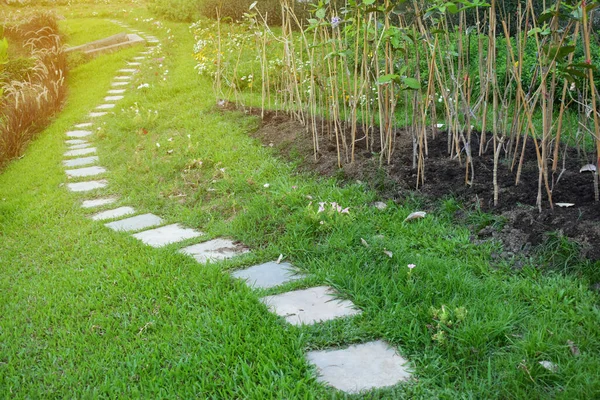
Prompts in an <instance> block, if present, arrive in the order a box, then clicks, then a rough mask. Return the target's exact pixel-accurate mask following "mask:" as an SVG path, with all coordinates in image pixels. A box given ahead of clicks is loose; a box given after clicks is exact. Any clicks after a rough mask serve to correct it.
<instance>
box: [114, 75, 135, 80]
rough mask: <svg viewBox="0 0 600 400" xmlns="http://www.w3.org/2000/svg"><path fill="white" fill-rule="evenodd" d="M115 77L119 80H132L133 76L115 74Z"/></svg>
mask: <svg viewBox="0 0 600 400" xmlns="http://www.w3.org/2000/svg"><path fill="white" fill-rule="evenodd" d="M114 79H115V80H117V81H130V80H131V76H129V75H121V76H115V77H114Z"/></svg>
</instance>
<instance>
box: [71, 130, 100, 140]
mask: <svg viewBox="0 0 600 400" xmlns="http://www.w3.org/2000/svg"><path fill="white" fill-rule="evenodd" d="M92 133H94V132H92V131H84V130H76V131H67V136H68V137H75V138H82V137H86V136H90V135H91V134H92Z"/></svg>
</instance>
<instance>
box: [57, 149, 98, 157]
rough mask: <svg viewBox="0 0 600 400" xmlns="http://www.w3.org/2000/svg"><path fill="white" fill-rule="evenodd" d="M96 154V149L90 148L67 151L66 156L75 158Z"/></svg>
mask: <svg viewBox="0 0 600 400" xmlns="http://www.w3.org/2000/svg"><path fill="white" fill-rule="evenodd" d="M94 153H96V148H95V147H88V148H87V149H76V150H69V151H66V152H65V154H64V156H65V157H75V156H85V155H87V154H94Z"/></svg>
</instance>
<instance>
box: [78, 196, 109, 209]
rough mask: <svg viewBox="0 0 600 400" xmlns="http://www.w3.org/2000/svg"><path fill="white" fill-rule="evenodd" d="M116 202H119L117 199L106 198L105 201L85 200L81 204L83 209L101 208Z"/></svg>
mask: <svg viewBox="0 0 600 400" xmlns="http://www.w3.org/2000/svg"><path fill="white" fill-rule="evenodd" d="M115 201H117V198H116V197H105V198H103V199H94V200H85V201H84V202H83V203H81V207H83V208H94V207H100V206H105V205H107V204H112V203H114V202H115Z"/></svg>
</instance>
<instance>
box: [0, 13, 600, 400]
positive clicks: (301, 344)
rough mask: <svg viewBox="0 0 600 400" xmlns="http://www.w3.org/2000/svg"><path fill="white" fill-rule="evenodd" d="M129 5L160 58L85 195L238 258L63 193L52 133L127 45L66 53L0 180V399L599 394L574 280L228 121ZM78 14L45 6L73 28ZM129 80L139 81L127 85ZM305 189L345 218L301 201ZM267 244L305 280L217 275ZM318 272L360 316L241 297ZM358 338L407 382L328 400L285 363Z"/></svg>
mask: <svg viewBox="0 0 600 400" xmlns="http://www.w3.org/2000/svg"><path fill="white" fill-rule="evenodd" d="M146 17H147V15H146V14H145V11H143V10H133V11H131V12H129V13H128V17H127V19H126V20H125V21H126V22H128V23H130V24H131V25H132V26H134V27H136V28H138V29H141V30H143V31H145V32H147V33H149V34H155V35H156V36H158V37H159V38H160V39H161V41H162V48H163V52H162V53H161V54H157V55H156V56H155V57H153V58H152V59H151V60H149V61H147V62H145V65H144V67H143V68H142V71H141V73H140V74H138V75H136V78H135V82H134V83H133V84H132V87H131V88H130V89H129V90H128V92H127V94H126V98H125V99H124V100H122V101H121V102H119V103H118V106H117V108H116V109H115V115H111V116H107V117H106V118H104V119H102V122H101V123H100V124H99V125H98V126H97V127H99V128H100V129H99V130H98V133H97V134H96V138H95V144H96V145H97V146H98V151H99V156H100V160H101V162H100V165H102V166H105V167H106V168H107V169H108V170H109V173H108V174H107V179H108V180H109V182H110V185H109V187H108V188H107V190H106V191H104V192H103V194H105V193H113V194H115V195H118V196H119V197H120V203H122V204H123V205H130V206H133V207H135V208H136V209H137V210H139V211H140V212H152V213H155V214H157V215H160V216H161V217H164V218H165V220H167V222H180V223H182V224H184V225H186V226H188V227H192V228H196V229H199V230H202V231H203V232H206V233H207V236H206V237H205V238H206V239H208V238H212V237H217V236H227V237H232V238H235V239H237V240H241V241H243V242H244V243H245V244H247V245H248V246H249V247H250V248H251V249H252V252H251V254H248V255H244V256H242V257H240V258H238V259H234V260H231V261H226V262H222V263H216V264H209V265H207V266H202V265H199V264H197V263H196V262H195V261H193V260H192V259H191V258H188V257H185V256H183V255H181V254H179V253H177V251H176V250H177V249H178V248H179V247H181V245H180V246H177V245H171V246H168V247H166V248H162V249H154V248H150V247H147V246H144V245H143V244H141V242H139V241H137V240H136V239H134V238H132V237H131V235H129V234H125V233H115V232H113V231H110V230H109V229H107V228H105V227H104V226H103V225H102V224H101V223H99V222H93V221H91V220H90V219H88V218H86V212H85V211H84V210H83V209H81V208H80V200H81V199H82V198H88V196H81V195H78V194H74V193H69V192H68V191H67V190H66V188H65V187H64V185H65V184H66V183H67V182H68V180H67V178H66V176H65V173H64V169H63V167H62V165H61V161H62V153H63V152H64V151H65V149H66V146H65V144H64V140H65V135H64V132H65V131H67V130H69V129H70V128H71V127H72V125H73V124H76V123H79V122H85V120H86V115H87V113H88V112H89V111H90V110H91V109H92V108H94V107H95V106H96V105H98V104H101V102H102V98H103V97H104V96H105V93H106V90H108V89H109V88H110V81H111V77H113V76H114V75H117V74H118V73H117V72H116V71H117V70H118V69H119V68H124V67H125V60H131V58H132V57H133V56H134V55H135V54H136V53H137V52H138V50H137V49H128V50H124V51H121V52H119V53H115V54H111V55H104V56H100V57H98V58H95V59H93V60H92V61H90V62H88V63H86V64H83V65H80V66H78V67H77V68H76V69H74V70H73V71H72V72H71V75H70V82H69V84H70V97H69V100H68V102H67V105H66V107H65V109H64V111H63V112H62V113H61V115H60V116H59V117H58V118H57V119H56V120H55V121H54V123H53V124H52V125H51V126H50V127H49V128H48V129H46V131H45V132H44V133H43V134H42V135H41V136H40V138H39V139H38V140H37V141H36V142H35V143H33V144H32V145H31V146H30V147H29V149H28V151H27V153H26V154H25V157H24V158H23V159H22V160H19V161H16V162H14V163H13V164H12V165H10V166H9V168H8V169H7V170H5V171H4V172H3V173H2V175H0V397H5V398H67V397H68V398H96V397H106V398H176V397H180V398H193V397H196V398H215V399H232V398H243V399H269V398H272V399H282V398H288V399H296V398H319V399H320V398H345V397H348V398H365V397H366V398H391V399H396V398H422V399H431V398H448V399H455V398H498V399H506V398H527V399H536V398H540V399H541V398H564V399H574V398H596V397H598V396H600V380H599V379H598V377H597V375H598V374H597V371H598V370H600V354H599V350H600V330H599V329H598V326H599V323H600V313H599V309H598V295H597V294H595V293H593V292H592V291H590V290H589V289H588V287H589V284H590V282H588V281H587V280H586V279H585V278H582V277H578V276H575V275H561V274H557V273H551V272H543V271H540V270H539V269H537V268H535V266H534V265H528V266H526V267H525V268H523V269H522V270H521V271H512V270H511V269H510V268H509V267H508V266H502V265H501V266H496V267H491V266H490V254H491V252H492V251H493V250H495V248H494V245H492V244H486V245H477V244H473V243H472V242H471V241H470V232H469V230H468V229H467V228H466V227H463V226H459V225H457V224H456V223H455V221H454V219H453V215H454V213H455V211H456V210H457V209H458V207H459V205H458V204H456V203H455V202H454V201H452V200H445V201H441V202H440V204H439V206H438V207H436V208H434V209H429V210H427V211H429V215H428V216H427V217H426V218H425V219H422V220H418V221H415V222H413V223H404V222H403V220H404V219H405V218H406V216H407V215H408V214H409V213H410V212H412V211H415V210H418V209H419V207H420V204H419V200H418V199H415V200H411V201H408V202H406V203H404V204H394V203H392V202H389V203H388V208H387V209H386V210H384V211H380V210H378V209H376V208H374V207H373V206H371V203H372V202H373V201H375V200H377V198H376V194H375V193H374V192H372V191H370V190H369V189H368V188H367V187H366V185H364V184H360V183H356V184H351V185H345V186H341V185H340V184H339V183H337V182H336V181H335V180H333V179H324V178H317V177H315V176H311V175H306V174H300V173H298V172H297V171H296V169H295V168H294V166H293V165H292V164H290V163H287V162H285V161H283V160H281V159H279V158H278V157H277V155H276V153H275V151H274V150H273V149H271V148H269V147H264V146H262V145H261V143H259V142H257V141H256V140H254V139H251V138H250V137H249V136H248V134H247V133H248V132H249V131H250V130H252V129H254V128H255V127H256V126H257V124H258V121H257V120H256V119H254V118H253V117H249V116H246V115H245V114H243V113H236V114H232V113H223V112H220V111H218V110H217V108H216V107H215V104H216V99H215V97H214V96H213V94H212V83H211V82H210V81H208V80H207V79H205V78H201V77H199V76H198V74H197V72H196V71H195V70H194V65H195V61H194V59H193V58H192V56H191V53H192V48H193V44H194V40H193V37H192V35H191V34H190V33H189V30H188V26H187V25H186V24H177V23H163V24H162V27H158V26H157V25H155V24H151V23H147V22H143V21H142V18H146ZM136 19H137V20H136ZM105 23H106V24H110V23H108V22H105ZM97 24H98V26H99V27H98V29H105V28H101V27H100V26H101V25H102V21H100V20H98V21H97ZM85 25H86V24H84V23H82V20H78V19H76V18H75V19H67V20H66V21H64V26H65V27H66V28H68V29H72V31H71V32H72V33H71V34H72V35H73V36H75V35H77V34H79V33H77V29H84V27H85ZM78 27H80V28H78ZM106 29H110V28H108V27H107V28H106ZM166 29H170V32H169V33H167V30H166ZM170 35H172V36H173V37H172V38H171V39H169V38H168V37H169V36H170ZM163 57H164V59H162V58H163ZM143 83H147V84H148V85H149V87H148V88H141V89H136V87H138V86H139V85H141V84H143ZM318 202H337V203H339V204H341V205H342V206H343V207H349V214H348V215H337V214H330V213H320V214H317V208H318ZM472 218H487V217H485V216H479V215H477V214H473V216H472ZM361 239H364V241H366V243H367V244H368V246H365V245H364V244H363V243H362V241H361ZM190 242H193V241H190ZM496 250H497V249H496ZM386 252H391V254H392V257H389V255H388V254H389V253H388V254H386ZM279 254H283V255H284V256H285V257H286V260H287V261H290V262H292V263H293V264H294V265H296V266H297V267H299V268H300V269H301V270H303V271H305V272H306V273H308V274H310V277H309V278H308V279H306V280H303V281H296V282H293V283H290V284H287V285H286V286H284V287H281V288H276V289H272V290H268V291H259V292H253V291H251V290H250V289H248V288H247V287H246V286H245V285H244V284H242V283H241V282H238V281H234V280H232V279H231V278H230V277H229V276H228V272H230V271H232V270H234V269H237V268H241V267H242V266H249V265H253V264H256V263H259V262H265V261H270V260H274V259H276V258H277V257H278V256H279ZM409 263H414V264H416V268H415V269H414V270H413V272H412V274H409V273H408V268H407V264H409ZM316 285H330V286H332V287H334V288H336V289H337V291H338V292H339V293H340V294H341V296H342V297H344V298H348V299H351V300H352V301H353V302H354V303H355V304H356V305H357V306H358V307H360V309H361V310H363V313H362V314H361V315H359V316H357V317H354V318H352V319H345V320H336V321H331V322H327V323H321V324H317V325H315V326H305V327H294V326H290V325H288V324H286V323H285V322H284V321H283V320H282V319H280V318H278V317H276V316H274V315H273V314H270V313H269V312H268V311H267V309H266V307H264V306H263V305H262V304H261V303H260V301H259V298H260V297H262V296H263V295H265V294H275V293H281V292H285V291H288V290H290V289H295V288H305V287H311V286H316ZM450 321H451V322H450ZM373 339H383V340H385V341H387V342H389V343H390V344H392V345H393V346H396V347H397V348H398V350H399V352H400V353H401V354H402V355H403V356H405V357H406V358H408V359H409V360H410V361H411V364H412V366H413V368H414V372H415V379H414V381H412V382H411V383H409V384H405V385H399V386H397V387H393V388H388V389H383V390H379V391H375V392H372V393H369V394H368V395H364V396H361V395H355V396H344V395H343V394H341V393H339V392H336V391H334V390H332V389H329V388H326V387H324V386H322V385H321V384H319V383H317V382H316V380H315V378H314V371H313V370H312V368H311V367H310V366H309V365H308V363H307V362H306V361H305V358H304V354H305V352H306V351H307V350H312V349H325V348H330V347H334V346H343V345H348V344H352V343H362V342H366V341H369V340H373ZM568 341H572V342H573V343H574V344H575V345H576V346H577V347H578V348H579V351H580V355H578V356H575V355H573V354H572V352H571V349H570V346H569V344H568V343H569V342H568ZM540 361H551V362H553V363H555V364H556V365H557V366H558V370H557V371H556V372H552V371H549V370H547V369H545V368H543V367H542V366H541V365H540V364H539V362H540Z"/></svg>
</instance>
